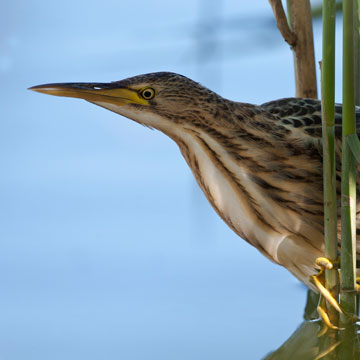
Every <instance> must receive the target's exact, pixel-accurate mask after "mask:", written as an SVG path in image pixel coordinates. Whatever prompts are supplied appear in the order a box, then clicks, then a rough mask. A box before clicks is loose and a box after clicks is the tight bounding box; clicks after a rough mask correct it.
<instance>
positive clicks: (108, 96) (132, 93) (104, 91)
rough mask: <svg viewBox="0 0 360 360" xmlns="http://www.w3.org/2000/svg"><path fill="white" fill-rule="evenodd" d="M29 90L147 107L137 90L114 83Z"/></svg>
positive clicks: (38, 86) (47, 85)
mask: <svg viewBox="0 0 360 360" xmlns="http://www.w3.org/2000/svg"><path fill="white" fill-rule="evenodd" d="M29 90H33V91H38V92H41V93H44V94H49V95H56V96H66V97H73V98H80V99H84V100H87V101H90V102H95V103H96V102H101V103H109V104H115V105H126V104H139V105H148V102H147V101H146V100H145V99H143V98H141V97H140V96H139V92H138V91H137V90H135V89H129V88H126V87H119V86H117V85H116V83H108V84H106V83H58V84H45V85H37V86H33V87H30V88H29Z"/></svg>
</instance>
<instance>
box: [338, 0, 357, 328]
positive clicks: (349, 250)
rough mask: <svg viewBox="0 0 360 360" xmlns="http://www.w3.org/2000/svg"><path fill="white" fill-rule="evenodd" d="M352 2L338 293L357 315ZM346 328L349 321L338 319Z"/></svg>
mask: <svg viewBox="0 0 360 360" xmlns="http://www.w3.org/2000/svg"><path fill="white" fill-rule="evenodd" d="M354 8H355V7H354V1H353V0H344V1H343V113H342V116H343V125H342V137H343V139H342V140H343V141H342V144H343V145H342V170H341V293H340V303H341V306H342V308H343V309H344V310H345V311H347V312H348V313H350V314H356V292H355V275H356V274H355V270H356V163H355V158H354V155H353V153H352V151H351V149H350V147H349V144H348V142H347V136H349V135H351V134H355V133H356V127H355V83H354V76H355V74H354V72H355V71H354V70H355V67H354V65H355V64H354ZM340 320H341V323H342V324H344V325H346V324H348V323H349V318H348V317H346V316H344V315H341V317H340Z"/></svg>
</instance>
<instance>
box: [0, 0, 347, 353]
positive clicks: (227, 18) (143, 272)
mask: <svg viewBox="0 0 360 360" xmlns="http://www.w3.org/2000/svg"><path fill="white" fill-rule="evenodd" d="M0 20H1V21H0V28H1V31H0V78H1V83H2V84H1V87H0V94H1V107H0V111H1V121H0V149H1V151H0V166H1V177H0V186H1V191H0V239H1V241H0V294H1V295H0V358H1V359H6V360H15V359H27V360H30V359H37V360H41V359H53V360H55V359H68V360H70V359H85V358H86V359H99V358H103V359H121V358H122V359H127V360H138V359H157V360H161V359H171V360H177V359H228V360H230V359H260V358H263V357H265V356H266V355H267V354H268V353H270V352H271V351H273V350H275V349H276V348H278V347H279V346H280V345H281V344H282V343H283V342H284V341H285V340H286V339H287V338H288V337H289V336H290V335H291V334H292V332H293V331H295V329H296V328H297V326H298V325H299V324H300V323H301V321H302V316H303V309H304V306H305V300H306V288H305V287H304V286H303V285H301V284H300V283H299V282H298V281H297V280H296V279H295V278H294V277H292V275H290V273H288V272H287V271H286V270H284V269H282V268H280V267H279V266H276V265H274V264H272V263H270V262H269V261H268V260H267V259H266V258H265V257H263V256H261V255H260V254H259V253H258V252H257V251H256V250H255V249H254V248H252V247H250V246H249V245H248V244H247V243H245V242H244V241H243V240H241V239H240V238H239V237H237V236H236V235H235V234H234V233H233V232H232V231H231V230H230V229H229V228H227V226H226V225H225V224H224V223H223V222H222V221H221V219H220V218H218V217H217V215H216V214H215V212H214V211H213V210H212V208H211V207H210V205H209V204H208V203H207V201H206V200H205V197H204V196H203V194H202V193H201V192H200V191H199V189H198V187H197V185H196V184H195V181H194V180H193V178H192V175H191V173H190V170H189V169H188V167H187V165H186V163H185V161H184V160H183V158H182V157H181V155H180V152H179V151H178V149H177V147H176V145H175V143H173V142H172V141H171V140H170V139H168V138H166V137H165V136H164V135H162V134H161V133H159V132H156V131H150V130H149V129H147V128H145V127H142V126H140V125H138V124H136V123H134V122H131V121H130V120H128V119H125V118H122V117H120V116H119V115H117V114H114V113H111V112H109V111H106V110H104V109H101V108H99V107H96V106H93V105H92V104H89V103H86V102H84V101H80V100H76V99H68V98H66V99H65V98H56V97H51V96H45V95H40V94H37V93H33V92H30V91H27V90H26V89H27V88H28V87H29V86H33V85H38V84H42V83H49V82H67V81H89V82H93V81H99V82H107V81H115V80H120V79H123V78H126V77H129V76H133V75H137V74H141V73H147V72H154V71H173V72H178V73H181V74H183V75H186V76H188V77H190V78H192V79H194V80H196V81H200V82H201V83H202V84H203V85H205V86H207V87H209V88H211V89H212V90H214V91H216V92H218V93H219V94H221V95H222V96H224V97H226V98H230V99H232V100H238V101H242V102H250V103H256V104H260V103H263V102H266V101H270V100H274V99H277V98H281V97H288V96H293V95H294V93H295V90H294V89H295V87H294V75H293V61H292V53H291V51H290V50H289V48H288V46H287V44H286V43H285V42H284V41H283V39H282V37H281V35H280V34H279V32H278V30H277V28H276V24H275V21H274V19H273V15H272V11H271V8H270V5H269V4H268V2H267V1H265V0H252V1H238V0H222V1H221V0H208V1H205V0H197V1H195V0H182V1H178V2H171V1H165V0H155V1H152V2H149V1H143V0H139V1H137V2H134V1H133V0H121V1H116V0H102V1H95V0H87V1H80V0H79V1H73V0H71V1H70V0H62V1H61V2H50V1H44V0H26V1H25V0H12V1H3V2H2V3H1V4H0ZM340 26H341V24H339V26H338V28H339V27H340ZM314 32H315V46H316V57H317V61H318V60H320V57H321V22H320V21H315V23H314ZM338 37H339V36H338ZM337 41H338V43H337V45H338V49H341V38H339V39H337ZM339 53H340V50H339ZM337 66H338V67H339V68H341V61H340V59H338V62H337ZM337 84H338V89H340V88H341V86H340V85H341V83H340V79H338V82H337ZM337 91H338V90H337ZM339 94H340V92H339V91H338V93H337V101H341V98H340V97H339Z"/></svg>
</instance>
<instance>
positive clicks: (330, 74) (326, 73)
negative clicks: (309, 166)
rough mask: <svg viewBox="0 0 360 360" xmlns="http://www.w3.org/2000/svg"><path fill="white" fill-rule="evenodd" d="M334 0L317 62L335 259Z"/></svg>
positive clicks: (327, 5) (328, 226)
mask: <svg viewBox="0 0 360 360" xmlns="http://www.w3.org/2000/svg"><path fill="white" fill-rule="evenodd" d="M335 15H336V10H335V0H324V1H323V47H322V64H321V109H322V122H323V127H322V129H323V179H324V238H325V256H326V257H327V258H328V259H329V260H330V261H331V262H332V263H336V262H337V258H338V238H337V201H336V163H335ZM338 279H339V276H338V270H337V268H336V267H334V269H332V270H326V271H325V283H326V288H327V289H328V290H329V291H330V293H331V295H332V296H333V297H334V298H335V299H338V298H339V280H338ZM327 311H328V315H329V317H330V320H331V322H332V323H333V324H338V312H337V311H336V310H335V309H334V308H333V307H332V306H330V305H329V304H327Z"/></svg>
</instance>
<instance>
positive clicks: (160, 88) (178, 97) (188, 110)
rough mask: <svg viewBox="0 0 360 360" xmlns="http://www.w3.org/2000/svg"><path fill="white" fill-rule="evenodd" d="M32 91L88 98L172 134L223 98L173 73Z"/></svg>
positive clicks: (55, 86)
mask: <svg viewBox="0 0 360 360" xmlns="http://www.w3.org/2000/svg"><path fill="white" fill-rule="evenodd" d="M30 90H33V91H38V92H41V93H44V94H49V95H56V96H66V97H74V98H80V99H84V100H87V101H89V102H91V103H94V104H96V105H99V106H102V107H104V108H106V109H109V110H111V111H114V112H116V113H118V114H120V115H123V116H126V117H128V118H130V119H132V120H134V121H136V122H138V123H140V124H143V125H146V126H149V127H152V128H156V129H159V130H161V131H163V132H165V133H167V134H168V135H170V136H171V132H172V130H174V129H175V128H177V127H178V126H179V125H180V126H183V125H186V123H188V124H189V125H190V124H191V123H192V122H194V121H198V120H199V117H201V116H202V117H204V114H205V117H206V114H207V115H211V114H212V113H213V111H214V109H215V108H216V106H218V103H219V99H222V98H221V97H220V96H219V95H217V94H215V93H213V92H212V91H210V90H208V89H207V88H205V87H203V86H202V85H200V84H198V83H196V82H195V81H193V80H191V79H189V78H187V77H185V76H182V75H178V74H175V73H170V72H158V73H150V74H145V75H139V76H135V77H131V78H128V79H125V80H120V81H116V82H111V83H57V84H45V85H38V86H34V87H31V88H30Z"/></svg>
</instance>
